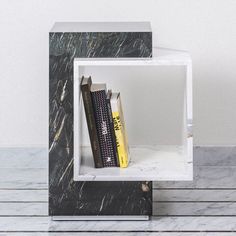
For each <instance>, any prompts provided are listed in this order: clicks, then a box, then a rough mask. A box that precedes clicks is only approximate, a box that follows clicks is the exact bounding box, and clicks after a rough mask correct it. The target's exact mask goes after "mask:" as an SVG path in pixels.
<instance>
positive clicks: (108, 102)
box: [107, 90, 120, 166]
mask: <svg viewBox="0 0 236 236" xmlns="http://www.w3.org/2000/svg"><path fill="white" fill-rule="evenodd" d="M111 95H112V91H111V90H108V92H107V108H108V116H109V125H110V130H111V135H112V146H113V151H114V154H115V158H116V164H117V166H120V163H119V156H118V151H117V146H116V135H115V129H114V122H113V117H112V110H111Z"/></svg>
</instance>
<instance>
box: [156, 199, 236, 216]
mask: <svg viewBox="0 0 236 236" xmlns="http://www.w3.org/2000/svg"><path fill="white" fill-rule="evenodd" d="M153 215H156V216H167V215H169V216H236V203H235V202H154V203H153Z"/></svg>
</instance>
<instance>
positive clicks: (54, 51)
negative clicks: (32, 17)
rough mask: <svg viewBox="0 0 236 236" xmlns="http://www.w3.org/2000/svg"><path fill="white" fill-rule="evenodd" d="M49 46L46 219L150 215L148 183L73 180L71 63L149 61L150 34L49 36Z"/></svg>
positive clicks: (150, 199) (150, 53)
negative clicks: (125, 59) (111, 59)
mask: <svg viewBox="0 0 236 236" xmlns="http://www.w3.org/2000/svg"><path fill="white" fill-rule="evenodd" d="M49 45H50V48H49V53H50V66H49V214H50V215H90V214H91V215H114V214H115V215H122V214H124V215H150V214H151V211H152V191H151V189H152V183H151V182H148V183H146V182H144V183H143V182H115V183H114V182H96V183H95V182H75V181H73V60H74V58H75V57H85V58H87V57H151V56H152V49H151V48H152V38H151V32H141V33H138V32H132V33H128V32H127V33H126V32H124V33H122V32H121V33H96V32H95V33H50V35H49ZM143 184H145V185H147V188H148V189H149V191H148V192H144V191H143V190H142V189H143V188H142V186H143Z"/></svg>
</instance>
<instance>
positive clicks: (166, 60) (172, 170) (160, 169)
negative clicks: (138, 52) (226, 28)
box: [74, 49, 193, 181]
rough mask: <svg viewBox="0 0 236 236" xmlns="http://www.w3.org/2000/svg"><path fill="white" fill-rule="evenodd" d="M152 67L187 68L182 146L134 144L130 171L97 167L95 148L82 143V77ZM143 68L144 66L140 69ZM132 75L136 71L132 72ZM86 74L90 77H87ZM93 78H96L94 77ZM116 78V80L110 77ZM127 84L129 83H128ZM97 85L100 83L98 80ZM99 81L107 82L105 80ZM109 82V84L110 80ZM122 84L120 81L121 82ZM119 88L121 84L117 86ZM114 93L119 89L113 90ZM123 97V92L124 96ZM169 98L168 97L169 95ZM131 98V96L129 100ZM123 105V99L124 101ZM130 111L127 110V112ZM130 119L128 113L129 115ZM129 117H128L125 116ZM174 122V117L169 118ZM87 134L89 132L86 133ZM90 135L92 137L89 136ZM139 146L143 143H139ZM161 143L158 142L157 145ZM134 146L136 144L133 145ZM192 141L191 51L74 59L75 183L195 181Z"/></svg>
mask: <svg viewBox="0 0 236 236" xmlns="http://www.w3.org/2000/svg"><path fill="white" fill-rule="evenodd" d="M127 66H129V67H128V68H133V67H134V68H137V69H138V68H143V66H144V67H145V68H150V67H149V66H153V67H157V66H183V68H184V70H185V80H184V89H183V107H182V113H183V121H182V128H181V132H180V136H181V137H182V141H181V144H179V143H178V144H174V145H173V144H172V143H171V144H168V145H153V144H151V145H146V143H145V145H131V146H130V153H131V162H130V164H129V166H128V167H127V168H118V167H114V168H110V167H109V168H101V169H96V168H94V164H93V157H92V152H91V147H89V146H86V145H87V144H88V145H89V143H88V142H87V143H86V145H84V143H83V142H82V140H83V137H84V134H83V132H84V131H83V130H86V129H87V126H86V124H85V123H84V124H82V120H85V118H84V111H83V104H82V97H81V93H80V87H79V84H80V78H81V76H82V75H84V73H85V72H86V70H87V69H88V70H89V68H93V67H94V68H95V67H99V68H105V67H106V68H113V67H115V68H116V67H117V69H118V70H119V67H127ZM140 66H141V67H140ZM130 71H131V72H132V70H130ZM85 75H89V74H86V73H85ZM114 77H115V76H114ZM92 78H93V77H92ZM109 79H111V80H112V79H113V78H109ZM125 81H126V80H125ZM95 82H97V81H95ZM99 82H106V81H103V80H102V79H101V80H100V81H99ZM108 82H109V81H108ZM117 83H118V82H117ZM117 85H118V84H117ZM113 89H114V91H115V89H116V87H114V88H113ZM121 94H122V97H123V92H122V93H121ZM167 96H168V95H167ZM126 98H129V97H126ZM122 102H124V101H123V99H122ZM125 112H126V111H125ZM125 116H126V114H125ZM125 118H126V117H125ZM167 119H173V117H171V116H170V117H167ZM85 132H86V131H85ZM87 136H88V135H87ZM128 138H129V133H128ZM138 143H139V142H138ZM156 143H158V144H159V142H157V141H156V142H155V144H156ZM132 144H133V143H132ZM192 160H193V138H192V63H191V57H190V56H189V54H188V53H187V52H183V51H176V50H167V49H157V50H154V56H153V58H151V59H145V60H143V59H120V58H115V59H114V58H112V59H101V58H99V59H96V58H93V59H92V58H91V59H90V58H86V59H82V58H76V59H75V60H74V180H75V181H180V180H192V178H193V163H192Z"/></svg>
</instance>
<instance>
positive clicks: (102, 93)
mask: <svg viewBox="0 0 236 236" xmlns="http://www.w3.org/2000/svg"><path fill="white" fill-rule="evenodd" d="M91 95H92V102H93V109H94V113H95V121H96V127H97V133H98V139H99V144H100V149H101V155H102V160H103V167H114V166H117V161H116V155H115V152H114V148H113V141H112V131H111V127H110V121H109V110H108V107H107V91H106V85H105V84H92V85H91Z"/></svg>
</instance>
